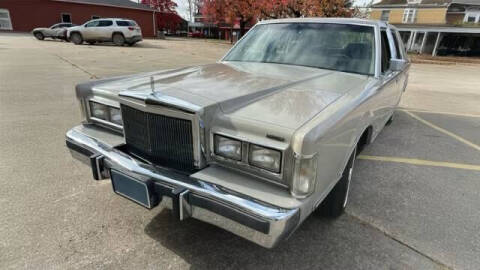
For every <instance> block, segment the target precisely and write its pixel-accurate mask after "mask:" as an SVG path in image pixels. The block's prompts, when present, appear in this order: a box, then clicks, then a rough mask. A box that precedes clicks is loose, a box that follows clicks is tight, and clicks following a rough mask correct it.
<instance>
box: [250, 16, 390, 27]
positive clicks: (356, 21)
mask: <svg viewBox="0 0 480 270" xmlns="http://www.w3.org/2000/svg"><path fill="white" fill-rule="evenodd" d="M271 23H337V24H355V25H367V26H383V27H387V26H390V25H389V24H387V23H385V22H383V21H379V20H366V19H357V18H318V17H317V18H288V19H273V20H264V21H260V22H259V23H258V24H271Z"/></svg>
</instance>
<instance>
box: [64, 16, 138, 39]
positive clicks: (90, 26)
mask: <svg viewBox="0 0 480 270" xmlns="http://www.w3.org/2000/svg"><path fill="white" fill-rule="evenodd" d="M67 38H68V39H69V40H71V41H72V42H73V43H75V44H76V45H79V44H82V43H83V42H84V41H86V42H88V43H89V44H94V43H95V42H109V41H111V42H113V43H115V45H119V46H122V45H123V44H127V45H129V46H132V45H133V44H135V43H137V42H139V41H141V40H142V30H141V29H140V27H139V26H138V25H137V23H136V22H135V21H132V20H128V19H117V18H109V19H107V18H105V19H96V20H91V21H88V22H86V23H84V24H83V25H80V26H75V27H71V28H69V29H68V32H67Z"/></svg>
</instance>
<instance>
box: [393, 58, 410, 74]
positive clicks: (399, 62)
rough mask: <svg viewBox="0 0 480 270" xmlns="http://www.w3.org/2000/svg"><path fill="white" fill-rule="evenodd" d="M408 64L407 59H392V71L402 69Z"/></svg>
mask: <svg viewBox="0 0 480 270" xmlns="http://www.w3.org/2000/svg"><path fill="white" fill-rule="evenodd" d="M406 65H407V60H405V59H390V69H391V70H392V71H402V70H403V69H404V68H405V66H406Z"/></svg>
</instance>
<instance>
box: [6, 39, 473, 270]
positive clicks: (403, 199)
mask: <svg viewBox="0 0 480 270" xmlns="http://www.w3.org/2000/svg"><path fill="white" fill-rule="evenodd" d="M228 48H229V45H228V44H223V43H218V42H205V41H201V40H194V41H192V40H180V39H174V40H146V41H144V42H142V43H140V44H139V45H138V46H136V47H132V48H130V47H114V46H110V45H100V46H88V45H83V46H75V45H73V44H69V43H65V42H58V41H44V42H40V41H37V40H34V38H33V37H30V36H27V35H19V34H5V33H0V146H1V149H2V151H0V185H1V188H0V209H1V210H0V268H2V269H5V268H6V269H78V268H82V269H84V268H102V269H103V268H107V269H144V268H147V269H170V268H173V269H185V268H192V269H236V268H242V269H272V268H276V269H312V268H314V269H445V268H447V269H448V268H453V269H478V268H480V256H479V254H480V233H479V232H480V199H479V198H480V132H479V130H480V90H479V88H478V85H479V83H480V79H479V78H478V71H479V70H480V66H478V65H461V64H459V65H448V66H446V65H430V64H414V65H412V69H411V75H410V84H409V87H408V89H407V92H406V93H405V95H404V98H403V100H402V103H401V106H402V109H401V110H398V111H397V113H396V117H395V120H394V122H393V123H392V124H391V125H390V126H387V127H386V128H385V129H384V131H383V132H382V133H381V134H380V135H379V136H378V138H377V140H376V141H375V142H374V143H373V144H372V145H370V146H369V147H367V148H366V149H365V151H364V152H363V153H362V155H361V156H359V159H358V160H357V162H356V167H355V174H354V178H353V180H352V181H353V187H352V190H351V193H350V194H351V197H350V202H349V205H348V207H347V210H346V214H344V215H343V216H342V217H340V218H339V219H337V220H328V219H324V218H319V217H316V216H312V217H310V218H309V219H307V220H306V222H305V223H304V224H302V226H301V227H300V228H299V229H298V230H297V231H296V232H295V234H294V235H293V236H292V237H291V238H290V239H289V240H287V241H286V242H284V243H282V244H281V245H280V246H279V247H277V248H275V249H273V250H267V249H263V248H261V247H259V246H256V245H255V244H252V243H250V242H248V241H246V240H243V239H241V238H239V237H237V236H235V235H233V234H231V233H228V232H226V231H223V230H221V229H219V228H216V227H214V226H211V225H209V224H205V223H201V222H199V221H196V220H193V219H189V220H185V221H182V222H179V221H176V220H174V219H173V218H172V217H171V215H170V213H169V211H168V210H165V209H162V208H160V207H157V208H155V209H153V210H151V211H149V210H146V209H144V208H142V207H141V206H138V205H136V204H133V203H131V202H130V201H128V200H126V199H124V198H122V197H119V196H117V195H114V194H113V192H112V188H111V185H110V182H109V181H108V180H106V181H100V182H95V181H93V180H92V179H91V171H90V169H89V168H88V167H86V166H84V165H83V164H81V163H79V162H78V161H75V160H73V159H72V158H71V157H70V153H69V151H68V150H67V148H66V147H65V140H64V134H65V132H66V131H67V130H68V129H69V128H71V127H72V126H74V125H77V124H78V123H79V122H80V114H79V110H78V105H77V102H76V100H75V94H74V91H73V89H74V86H75V84H77V83H79V82H82V81H86V80H90V79H95V78H104V77H108V76H116V75H122V74H128V73H135V72H143V71H151V70H155V69H163V68H173V67H180V66H186V65H195V64H202V63H209V62H214V61H216V60H218V59H219V58H220V57H221V56H222V55H223V54H224V53H225V52H226V50H228Z"/></svg>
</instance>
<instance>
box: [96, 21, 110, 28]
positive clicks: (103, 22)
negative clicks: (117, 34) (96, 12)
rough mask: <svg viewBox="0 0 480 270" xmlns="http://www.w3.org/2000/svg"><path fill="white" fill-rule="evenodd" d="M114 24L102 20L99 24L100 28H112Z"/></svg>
mask: <svg viewBox="0 0 480 270" xmlns="http://www.w3.org/2000/svg"><path fill="white" fill-rule="evenodd" d="M112 24H113V22H112V21H106V20H102V21H100V22H99V23H98V26H99V27H105V26H112Z"/></svg>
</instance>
